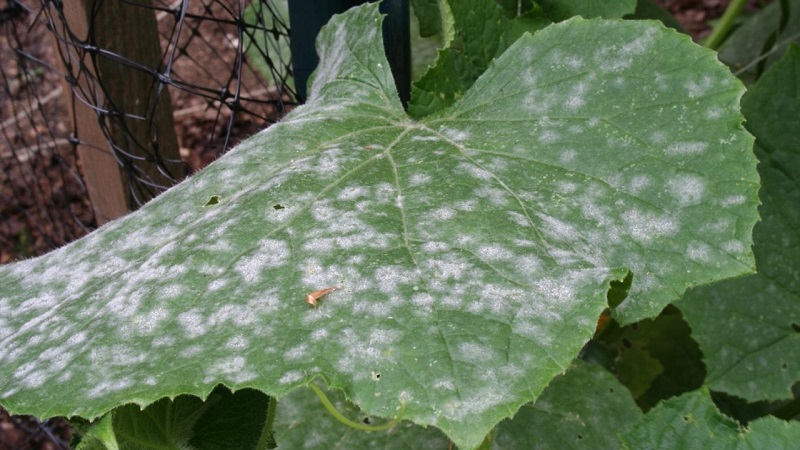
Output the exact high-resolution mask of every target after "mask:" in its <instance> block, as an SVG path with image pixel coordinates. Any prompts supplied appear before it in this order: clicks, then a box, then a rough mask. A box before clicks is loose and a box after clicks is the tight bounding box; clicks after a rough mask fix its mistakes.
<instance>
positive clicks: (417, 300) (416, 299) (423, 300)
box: [411, 293, 433, 307]
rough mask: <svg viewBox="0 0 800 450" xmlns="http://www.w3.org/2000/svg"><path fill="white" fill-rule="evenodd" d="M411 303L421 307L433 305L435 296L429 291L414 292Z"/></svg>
mask: <svg viewBox="0 0 800 450" xmlns="http://www.w3.org/2000/svg"><path fill="white" fill-rule="evenodd" d="M411 303H413V304H414V305H416V306H420V307H426V306H431V305H433V297H432V296H431V295H430V294H427V293H419V294H414V295H413V296H412V297H411Z"/></svg>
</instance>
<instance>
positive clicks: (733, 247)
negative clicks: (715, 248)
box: [722, 241, 744, 253]
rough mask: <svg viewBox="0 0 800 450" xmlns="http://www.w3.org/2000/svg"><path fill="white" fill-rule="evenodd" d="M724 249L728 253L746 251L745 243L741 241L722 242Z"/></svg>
mask: <svg viewBox="0 0 800 450" xmlns="http://www.w3.org/2000/svg"><path fill="white" fill-rule="evenodd" d="M722 248H723V250H725V251H726V252H728V253H742V252H744V244H742V243H741V242H739V241H727V242H725V243H724V244H722Z"/></svg>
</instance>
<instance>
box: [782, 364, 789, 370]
mask: <svg viewBox="0 0 800 450" xmlns="http://www.w3.org/2000/svg"><path fill="white" fill-rule="evenodd" d="M788 368H789V365H788V364H786V363H783V364H781V369H783V370H786V369H788Z"/></svg>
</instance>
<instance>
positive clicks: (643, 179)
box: [629, 175, 651, 195]
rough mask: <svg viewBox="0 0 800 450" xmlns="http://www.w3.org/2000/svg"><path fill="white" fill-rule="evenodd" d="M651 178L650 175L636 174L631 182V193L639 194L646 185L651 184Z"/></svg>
mask: <svg viewBox="0 0 800 450" xmlns="http://www.w3.org/2000/svg"><path fill="white" fill-rule="evenodd" d="M650 183H651V180H650V177H649V176H648V175H636V176H635V177H633V178H632V179H631V181H630V184H629V186H630V187H629V190H630V193H631V194H634V195H635V194H638V193H639V192H641V191H642V190H643V189H645V188H646V187H648V186H650Z"/></svg>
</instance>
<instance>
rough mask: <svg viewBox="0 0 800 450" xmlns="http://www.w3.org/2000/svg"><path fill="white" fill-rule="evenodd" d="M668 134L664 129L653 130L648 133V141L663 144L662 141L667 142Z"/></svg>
mask: <svg viewBox="0 0 800 450" xmlns="http://www.w3.org/2000/svg"><path fill="white" fill-rule="evenodd" d="M668 136H669V135H668V134H667V133H666V132H664V131H661V130H659V131H654V132H652V133H650V142H652V143H653V144H663V143H665V142H667V137H668Z"/></svg>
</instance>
